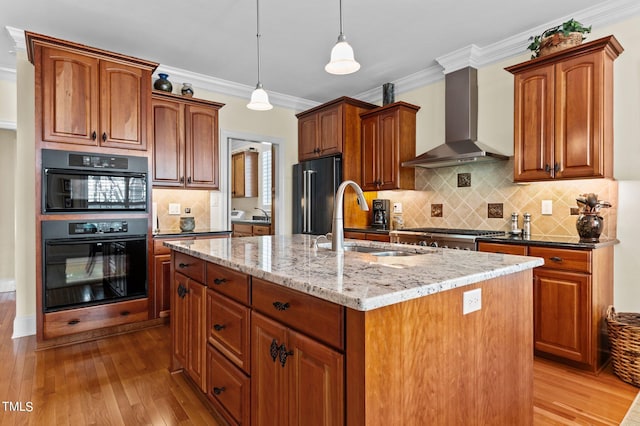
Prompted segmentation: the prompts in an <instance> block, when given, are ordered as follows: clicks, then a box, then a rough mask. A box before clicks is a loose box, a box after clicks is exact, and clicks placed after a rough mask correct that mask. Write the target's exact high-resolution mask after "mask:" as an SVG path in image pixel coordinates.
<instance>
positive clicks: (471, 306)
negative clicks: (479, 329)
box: [462, 288, 482, 315]
mask: <svg viewBox="0 0 640 426" xmlns="http://www.w3.org/2000/svg"><path fill="white" fill-rule="evenodd" d="M480 309H482V289H481V288H476V289H475V290H469V291H465V292H464V293H462V314H463V315H467V314H470V313H471V312H475V311H479V310H480Z"/></svg>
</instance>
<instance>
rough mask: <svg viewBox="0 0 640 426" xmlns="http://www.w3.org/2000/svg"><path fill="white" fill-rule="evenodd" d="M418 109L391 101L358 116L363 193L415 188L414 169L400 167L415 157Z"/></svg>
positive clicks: (404, 103) (417, 107)
mask: <svg viewBox="0 0 640 426" xmlns="http://www.w3.org/2000/svg"><path fill="white" fill-rule="evenodd" d="M419 109H420V107H419V106H416V105H411V104H408V103H406V102H395V103H392V104H388V105H385V106H383V107H380V108H377V109H375V110H372V111H369V112H366V113H364V114H361V115H360V117H361V118H362V157H361V158H362V181H361V187H362V189H363V190H365V191H378V190H385V189H415V170H414V169H413V168H411V167H401V166H400V164H401V163H402V162H403V161H407V160H411V159H413V158H414V157H415V156H416V113H417V112H418V110H419Z"/></svg>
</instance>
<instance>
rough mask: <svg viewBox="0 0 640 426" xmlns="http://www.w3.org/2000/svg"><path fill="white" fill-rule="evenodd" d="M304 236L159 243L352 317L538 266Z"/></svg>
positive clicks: (528, 260)
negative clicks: (377, 252)
mask: <svg viewBox="0 0 640 426" xmlns="http://www.w3.org/2000/svg"><path fill="white" fill-rule="evenodd" d="M313 238H314V237H313V236H311V235H268V236H259V237H243V238H229V239H227V238H225V239H210V240H208V239H207V240H183V241H170V240H169V241H165V242H164V245H165V246H167V247H169V248H171V249H173V250H175V251H178V252H181V253H185V254H188V255H191V256H194V257H197V258H200V259H203V260H205V261H208V262H212V263H215V264H218V265H221V266H225V267H228V268H231V269H234V270H237V271H240V272H243V273H246V274H249V275H252V276H254V277H256V278H261V279H264V280H268V281H271V282H274V283H276V284H280V285H282V286H285V287H289V288H291V289H294V290H298V291H301V292H303V293H306V294H310V295H312V296H316V297H318V298H320V299H324V300H328V301H330V302H334V303H337V304H339V305H342V306H345V307H348V308H352V309H355V310H359V311H368V310H372V309H376V308H380V307H383V306H388V305H393V304H395V303H399V302H403V301H406V300H410V299H415V298H419V297H423V296H426V295H429V294H434V293H438V292H441V291H445V290H449V289H452V288H456V287H461V286H465V285H469V284H474V283H477V282H480V281H484V280H488V279H490V278H495V277H499V276H503V275H508V274H512V273H515V272H519V271H523V270H527V269H532V268H535V267H536V266H541V265H542V264H543V263H544V262H543V260H542V259H540V258H536V257H528V256H513V255H504V254H495V253H484V252H476V251H465V250H452V249H441V248H432V247H418V246H407V245H398V244H389V243H380V242H375V241H359V240H345V241H347V242H354V243H357V244H358V245H363V246H373V247H380V248H393V249H395V250H401V251H411V252H413V253H415V255H412V256H374V255H372V254H369V253H359V252H345V253H337V252H333V251H331V250H329V249H325V248H312V242H313V241H312V240H313Z"/></svg>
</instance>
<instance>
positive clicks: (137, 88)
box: [25, 32, 158, 150]
mask: <svg viewBox="0 0 640 426" xmlns="http://www.w3.org/2000/svg"><path fill="white" fill-rule="evenodd" d="M25 35H26V39H27V48H28V55H29V60H30V61H31V62H32V63H33V64H34V65H35V81H36V90H35V96H36V137H38V138H40V139H41V141H42V142H52V143H71V144H78V145H85V146H96V147H97V146H100V147H109V148H124V149H135V150H146V149H147V137H148V124H149V105H150V103H149V99H150V95H151V73H152V72H153V70H154V69H155V68H156V67H157V65H158V64H156V63H153V62H148V61H144V60H140V59H136V58H131V57H128V56H124V55H120V54H116V53H112V52H107V51H103V50H99V49H95V48H91V47H88V46H83V45H80V44H76V43H72V42H68V41H64V40H58V39H55V38H52V37H48V36H43V35H40V34H35V33H30V32H26V33H25Z"/></svg>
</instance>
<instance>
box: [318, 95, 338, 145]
mask: <svg viewBox="0 0 640 426" xmlns="http://www.w3.org/2000/svg"><path fill="white" fill-rule="evenodd" d="M341 117H342V106H341V105H340V106H337V107H335V108H330V109H328V110H325V111H320V112H319V113H318V131H319V133H318V145H319V146H318V148H319V149H320V152H319V154H320V156H327V155H333V154H340V153H341V152H342V119H341Z"/></svg>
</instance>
